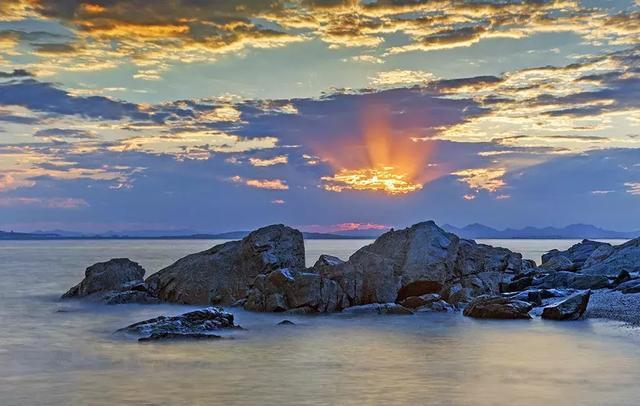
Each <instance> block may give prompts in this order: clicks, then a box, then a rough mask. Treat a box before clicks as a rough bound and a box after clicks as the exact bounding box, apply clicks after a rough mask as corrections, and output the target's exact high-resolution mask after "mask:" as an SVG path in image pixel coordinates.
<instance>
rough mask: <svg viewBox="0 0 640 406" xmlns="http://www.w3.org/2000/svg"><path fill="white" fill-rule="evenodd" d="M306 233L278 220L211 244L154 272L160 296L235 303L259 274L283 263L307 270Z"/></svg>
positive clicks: (153, 286)
mask: <svg viewBox="0 0 640 406" xmlns="http://www.w3.org/2000/svg"><path fill="white" fill-rule="evenodd" d="M304 265H305V264H304V242H303V239H302V233H300V232H299V231H298V230H294V229H292V228H289V227H285V226H283V225H272V226H268V227H264V228H261V229H259V230H256V231H254V232H252V233H251V234H249V235H248V236H247V237H245V238H244V239H242V241H231V242H227V243H224V244H221V245H217V246H215V247H213V248H211V249H209V250H206V251H203V252H200V253H197V254H191V255H188V256H186V257H184V258H182V259H180V260H178V261H177V262H175V263H174V264H173V265H170V266H168V267H167V268H164V269H163V270H161V271H159V272H157V273H155V274H153V275H151V276H150V277H149V278H147V284H148V285H149V287H150V288H151V289H152V291H153V292H154V293H155V295H156V296H158V297H159V298H161V299H163V300H166V301H169V302H174V303H186V304H231V303H234V302H236V301H237V300H239V299H242V298H244V297H245V296H246V294H247V289H248V287H249V285H250V284H251V283H252V282H253V281H254V279H255V278H256V276H258V275H260V274H267V273H269V272H271V271H272V270H275V269H279V268H290V269H293V270H304Z"/></svg>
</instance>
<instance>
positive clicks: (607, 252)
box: [582, 244, 616, 269]
mask: <svg viewBox="0 0 640 406" xmlns="http://www.w3.org/2000/svg"><path fill="white" fill-rule="evenodd" d="M615 251H616V250H615V248H613V247H612V246H611V245H609V244H603V245H601V246H599V247H598V248H596V249H595V250H594V251H593V252H592V253H591V255H589V258H587V260H586V261H585V262H584V264H582V267H583V268H585V269H586V268H590V267H592V266H594V265H596V264H597V263H598V262H602V261H604V260H605V259H607V258H609V257H610V256H611V254H613V253H614V252H615Z"/></svg>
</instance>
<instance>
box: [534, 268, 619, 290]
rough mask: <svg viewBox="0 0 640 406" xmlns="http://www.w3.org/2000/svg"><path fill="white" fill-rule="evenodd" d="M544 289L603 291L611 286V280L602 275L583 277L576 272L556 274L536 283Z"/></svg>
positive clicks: (535, 284)
mask: <svg viewBox="0 0 640 406" xmlns="http://www.w3.org/2000/svg"><path fill="white" fill-rule="evenodd" d="M534 286H536V287H539V288H544V289H551V288H560V289H562V288H570V289H601V288H606V287H608V286H609V279H607V278H606V277H605V276H601V275H583V274H577V273H574V272H562V271H561V272H554V273H551V274H549V275H547V276H545V277H543V278H541V279H540V280H537V281H535V282H534Z"/></svg>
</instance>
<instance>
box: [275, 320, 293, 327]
mask: <svg viewBox="0 0 640 406" xmlns="http://www.w3.org/2000/svg"><path fill="white" fill-rule="evenodd" d="M295 324H296V323H294V322H292V321H291V320H282V321H281V322H280V323H278V325H279V326H295Z"/></svg>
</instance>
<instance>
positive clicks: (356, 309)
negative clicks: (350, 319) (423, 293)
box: [342, 303, 413, 315]
mask: <svg viewBox="0 0 640 406" xmlns="http://www.w3.org/2000/svg"><path fill="white" fill-rule="evenodd" d="M342 313H344V314H382V315H392V314H399V315H409V314H413V312H412V311H411V310H410V309H407V308H406V307H403V306H400V305H399V304H396V303H372V304H366V305H360V306H352V307H347V308H346V309H343V310H342Z"/></svg>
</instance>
